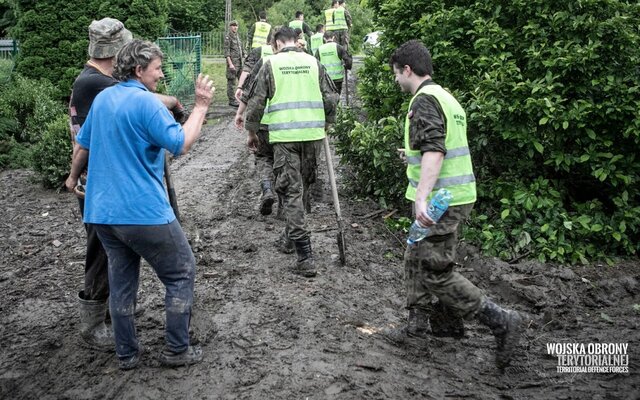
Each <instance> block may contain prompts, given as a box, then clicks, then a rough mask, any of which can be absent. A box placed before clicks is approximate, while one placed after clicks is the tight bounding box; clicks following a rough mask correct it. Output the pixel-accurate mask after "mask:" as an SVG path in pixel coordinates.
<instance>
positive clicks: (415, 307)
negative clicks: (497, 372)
mask: <svg viewBox="0 0 640 400" xmlns="http://www.w3.org/2000/svg"><path fill="white" fill-rule="evenodd" d="M389 64H390V66H391V67H392V68H393V72H394V74H395V80H396V82H397V83H398V85H400V88H401V89H402V91H403V92H409V93H411V94H412V95H413V98H412V99H411V102H410V103H409V111H408V113H407V117H406V120H405V138H404V145H405V154H406V161H407V177H408V179H409V185H408V187H407V191H406V198H407V199H409V200H411V201H412V202H413V203H414V209H415V215H416V220H417V221H418V222H419V223H420V224H421V225H422V226H423V227H430V229H431V230H430V232H429V235H428V236H427V237H426V238H425V239H424V240H422V241H419V242H417V243H415V244H413V245H410V246H409V247H408V248H407V250H406V252H405V255H404V260H405V262H404V264H405V283H406V288H407V308H408V309H409V319H408V324H407V326H406V327H403V328H400V329H395V330H387V331H385V332H384V333H385V334H386V336H387V337H388V338H390V339H393V340H394V341H396V342H399V341H404V340H406V339H407V338H408V337H414V338H416V337H417V338H425V337H426V336H427V335H428V334H429V333H432V334H434V335H440V336H445V335H446V336H462V335H464V331H463V326H462V324H461V320H458V321H457V322H459V323H458V324H456V323H455V322H456V320H455V319H454V320H453V323H451V322H452V321H451V319H449V320H447V321H446V322H447V323H448V326H446V325H445V326H444V327H445V328H453V329H452V330H449V331H446V330H445V331H443V330H442V326H436V325H435V322H436V321H434V320H433V319H432V321H431V322H432V324H433V326H432V327H430V324H429V320H430V316H433V315H430V314H431V312H432V311H433V310H432V296H434V295H435V296H436V297H437V298H438V300H439V303H438V304H439V307H440V315H439V319H442V314H448V315H453V316H455V317H457V318H464V319H469V318H472V317H476V318H478V320H479V321H480V322H481V323H483V324H485V325H487V326H488V327H489V328H490V329H491V331H492V333H493V335H494V336H495V339H496V344H497V346H496V365H497V366H498V367H499V368H504V367H505V366H507V365H508V364H509V362H510V361H511V356H512V354H513V351H514V349H515V347H516V346H517V344H518V338H519V336H520V331H521V329H522V326H523V323H522V317H521V316H520V315H519V314H518V313H517V312H516V311H512V310H506V309H503V308H501V307H500V306H498V305H497V304H495V303H493V302H492V301H491V300H489V299H488V298H487V297H486V296H485V295H484V294H483V293H482V291H481V290H480V289H478V288H477V287H476V286H475V285H474V284H473V283H471V282H470V281H469V280H468V279H467V278H465V277H464V276H462V275H461V274H460V273H458V272H456V271H455V270H454V266H455V263H454V261H455V256H456V248H457V246H458V236H457V231H458V227H459V225H460V224H461V223H463V222H464V220H465V219H467V218H468V217H469V213H470V212H471V209H472V208H473V204H474V202H475V201H476V185H475V176H474V174H473V167H472V164H471V156H470V154H469V147H468V144H467V119H466V114H465V112H464V109H463V108H462V107H461V106H460V104H459V103H458V101H457V100H456V99H455V98H454V97H453V96H452V95H451V94H450V93H449V92H448V91H446V90H445V89H443V88H442V87H441V86H440V85H438V84H436V83H435V82H434V81H433V80H432V79H431V76H432V75H433V66H432V62H431V55H430V53H429V51H428V50H427V48H426V47H425V46H424V45H423V44H422V43H420V42H419V41H417V40H410V41H408V42H406V43H405V44H403V45H402V46H400V47H399V48H397V49H396V50H395V52H394V53H393V55H392V56H391V59H390V61H389ZM439 188H447V189H448V190H449V191H450V192H451V193H452V195H453V200H452V202H451V204H450V207H449V209H448V211H447V212H446V213H445V214H444V215H443V216H442V218H441V219H440V221H439V222H438V223H437V224H436V223H435V222H434V221H432V220H431V218H429V216H428V215H427V203H428V201H429V199H430V198H431V196H433V194H434V193H435V192H436V191H437V190H438V189H439ZM443 310H444V311H443ZM431 328H432V329H433V330H432V329H431Z"/></svg>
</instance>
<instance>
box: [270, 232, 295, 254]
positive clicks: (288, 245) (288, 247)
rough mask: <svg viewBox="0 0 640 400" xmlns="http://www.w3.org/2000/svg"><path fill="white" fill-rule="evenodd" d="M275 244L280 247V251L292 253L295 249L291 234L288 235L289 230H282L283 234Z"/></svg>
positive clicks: (277, 247)
mask: <svg viewBox="0 0 640 400" xmlns="http://www.w3.org/2000/svg"><path fill="white" fill-rule="evenodd" d="M274 244H275V246H276V249H278V251H279V252H280V253H284V254H292V253H293V252H294V250H295V246H294V244H293V241H292V240H291V239H289V235H287V231H284V232H282V234H281V235H280V237H279V238H278V240H276V242H275V243H274Z"/></svg>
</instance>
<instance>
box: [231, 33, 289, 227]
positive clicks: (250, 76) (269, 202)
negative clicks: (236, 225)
mask: <svg viewBox="0 0 640 400" xmlns="http://www.w3.org/2000/svg"><path fill="white" fill-rule="evenodd" d="M273 53H274V52H273V47H272V46H271V45H264V46H260V47H256V48H255V49H252V50H251V51H250V52H249V55H248V56H247V59H246V60H245V63H244V67H243V71H242V76H241V77H240V81H241V84H242V87H239V88H238V90H237V91H236V97H237V98H238V100H239V101H240V107H238V110H237V111H236V117H235V124H236V127H237V128H238V129H243V128H244V111H245V110H246V107H247V103H248V101H249V92H248V91H247V90H245V88H246V87H251V86H252V84H253V81H254V80H255V77H256V75H257V74H258V71H259V70H260V68H261V67H262V63H263V62H264V60H265V59H266V58H267V57H269V56H272V55H273ZM263 119H264V118H263ZM257 136H258V143H257V144H256V148H255V151H254V155H255V158H256V169H257V172H258V177H259V180H260V188H261V189H262V194H261V196H260V214H262V215H270V214H271V213H272V211H273V203H274V202H275V193H274V191H273V180H274V179H273V145H271V144H270V143H269V126H268V125H266V124H264V123H262V122H261V123H260V128H259V129H258V131H257ZM279 200H280V199H279ZM282 212H283V209H282V202H281V201H278V217H282Z"/></svg>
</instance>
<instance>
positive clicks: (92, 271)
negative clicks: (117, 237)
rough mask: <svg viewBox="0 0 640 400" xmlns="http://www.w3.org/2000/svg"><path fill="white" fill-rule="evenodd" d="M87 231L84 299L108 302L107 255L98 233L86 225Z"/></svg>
mask: <svg viewBox="0 0 640 400" xmlns="http://www.w3.org/2000/svg"><path fill="white" fill-rule="evenodd" d="M78 204H79V205H80V214H81V215H84V198H81V197H78ZM84 227H85V229H86V231H87V255H86V256H85V259H84V299H85V300H98V301H106V300H107V298H108V297H109V274H108V267H107V265H108V264H107V262H108V261H107V253H106V252H105V250H104V248H103V247H102V243H100V239H99V238H98V233H97V232H96V229H95V228H94V226H93V225H91V224H84Z"/></svg>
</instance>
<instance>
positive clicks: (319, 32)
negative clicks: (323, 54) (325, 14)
mask: <svg viewBox="0 0 640 400" xmlns="http://www.w3.org/2000/svg"><path fill="white" fill-rule="evenodd" d="M323 43H324V25H322V24H318V25H316V33H314V34H313V35H311V39H310V40H309V50H311V55H315V54H316V50H318V48H319V47H320V46H322V44H323Z"/></svg>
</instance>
